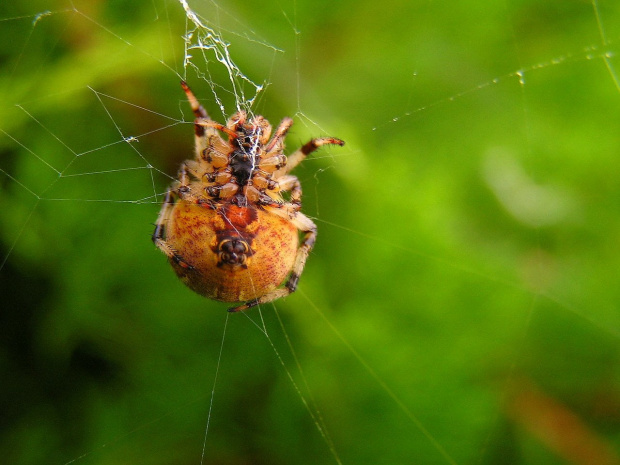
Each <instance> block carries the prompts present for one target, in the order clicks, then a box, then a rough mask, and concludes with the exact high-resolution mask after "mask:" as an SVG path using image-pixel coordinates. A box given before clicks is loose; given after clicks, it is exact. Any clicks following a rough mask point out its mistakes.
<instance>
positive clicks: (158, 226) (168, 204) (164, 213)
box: [152, 189, 193, 269]
mask: <svg viewBox="0 0 620 465" xmlns="http://www.w3.org/2000/svg"><path fill="white" fill-rule="evenodd" d="M175 196H176V194H175V193H174V191H173V189H169V190H168V192H166V197H165V198H164V203H163V205H162V207H161V210H160V211H159V216H158V217H157V223H155V231H153V236H152V239H153V243H154V244H155V245H156V246H157V248H158V249H159V250H161V251H162V252H163V253H164V254H166V256H167V257H168V258H169V259H170V260H172V261H174V262H175V263H177V264H179V265H180V266H182V267H183V268H188V269H193V267H192V266H191V265H190V264H189V263H187V262H186V261H185V260H183V257H181V256H180V255H179V254H178V253H177V251H176V250H174V248H172V247H171V246H170V244H168V242H167V241H166V239H165V237H166V225H167V224H168V222H169V221H170V213H171V212H172V208H173V207H174V202H175V199H174V197H175Z"/></svg>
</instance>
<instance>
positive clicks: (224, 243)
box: [165, 200, 299, 302]
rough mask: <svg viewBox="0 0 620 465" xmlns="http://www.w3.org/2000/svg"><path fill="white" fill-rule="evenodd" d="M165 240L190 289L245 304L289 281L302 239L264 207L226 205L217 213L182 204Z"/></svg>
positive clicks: (176, 266)
mask: <svg viewBox="0 0 620 465" xmlns="http://www.w3.org/2000/svg"><path fill="white" fill-rule="evenodd" d="M165 240H166V242H167V243H168V244H169V245H170V246H171V247H172V248H173V249H174V250H175V251H176V253H177V254H178V255H179V256H181V257H183V262H180V263H179V262H177V261H175V260H173V259H171V260H170V263H171V265H172V267H173V268H174V271H175V272H176V274H177V275H178V276H179V278H181V280H182V281H183V282H184V283H185V284H186V285H187V286H188V287H189V288H190V289H192V290H193V291H195V292H197V293H199V294H201V295H203V296H205V297H208V298H211V299H216V300H220V301H224V302H242V301H248V300H252V299H255V298H257V297H260V296H263V295H265V294H266V293H268V292H270V291H272V290H274V289H276V288H277V287H278V286H280V285H281V284H282V283H283V282H284V280H285V279H286V277H287V275H288V274H289V273H290V271H291V269H292V268H293V264H294V261H295V255H296V253H297V248H298V242H299V237H298V231H297V228H296V227H295V226H294V225H293V224H291V222H289V221H286V220H285V219H284V218H282V217H280V216H278V215H275V214H272V213H270V212H268V211H266V210H263V209H259V208H256V207H253V206H245V207H240V206H237V205H235V204H233V203H230V202H227V203H224V204H223V205H221V206H219V207H218V208H217V210H214V209H212V208H210V207H209V206H206V205H197V204H193V203H189V202H186V201H184V200H179V201H178V202H177V203H176V204H175V205H174V207H173V209H172V212H171V214H170V220H169V223H168V226H167V228H166V237H165Z"/></svg>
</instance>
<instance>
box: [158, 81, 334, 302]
mask: <svg viewBox="0 0 620 465" xmlns="http://www.w3.org/2000/svg"><path fill="white" fill-rule="evenodd" d="M181 87H183V90H184V91H185V94H186V95H187V99H188V100H189V103H190V105H191V108H192V111H193V112H194V115H195V116H196V119H195V120H194V133H195V143H196V154H195V159H194V160H186V161H184V162H183V163H182V164H181V167H180V169H179V174H178V180H177V181H174V182H173V183H172V185H171V186H170V188H169V189H168V191H167V192H166V195H165V198H164V202H163V204H162V207H161V210H160V212H159V217H158V219H157V223H156V224H155V231H154V232H153V242H154V243H155V245H156V246H157V247H158V248H159V249H160V250H161V251H162V252H163V253H164V254H166V256H167V257H168V260H169V262H170V264H171V265H172V268H173V269H174V271H175V272H176V274H177V276H178V277H179V278H180V279H181V280H182V281H183V282H184V283H185V284H186V285H187V286H188V287H189V288H190V289H192V290H193V291H195V292H197V293H198V294H201V295H203V296H205V297H208V298H211V299H215V300H220V301H223V302H239V303H241V302H243V303H242V304H241V305H238V306H236V307H232V308H229V309H228V311H229V312H238V311H242V310H246V309H248V308H251V307H254V306H256V305H260V304H265V303H267V302H271V301H273V300H276V299H279V298H280V297H284V296H287V295H289V294H290V293H292V292H294V291H295V289H296V288H297V284H298V282H299V277H300V276H301V273H302V271H303V269H304V266H305V264H306V259H307V258H308V254H309V253H310V251H311V250H312V247H313V246H314V243H315V240H316V235H317V228H316V225H315V224H314V223H313V222H312V220H310V218H308V217H307V216H305V215H304V214H303V213H301V212H300V209H301V185H300V183H299V180H298V179H297V178H296V177H295V176H293V175H291V174H289V172H290V171H291V170H292V169H293V168H295V167H296V166H297V165H299V163H301V161H302V160H303V159H304V158H306V156H308V154H310V153H312V152H314V151H315V150H317V149H318V148H319V147H321V146H323V145H326V144H335V145H341V146H342V145H344V142H343V141H342V140H340V139H335V138H332V137H324V138H319V139H312V140H310V141H309V142H307V143H306V144H305V145H303V146H302V147H301V148H299V149H298V150H297V151H296V152H294V153H293V154H292V155H289V156H288V157H287V156H286V155H284V153H283V150H284V138H285V136H286V133H287V132H288V130H289V129H290V127H291V125H292V124H293V120H292V119H291V118H284V119H283V120H282V122H281V123H280V125H279V126H278V127H277V128H276V130H275V132H274V134H273V137H271V132H272V128H271V125H270V124H269V122H268V121H267V120H266V119H265V118H263V117H262V116H254V117H252V118H251V119H248V116H247V114H246V113H245V112H244V111H239V112H237V113H235V114H234V115H232V117H231V118H230V119H229V120H228V123H227V124H226V125H223V124H220V123H217V122H215V121H213V120H212V119H210V118H209V115H208V114H207V112H206V111H205V109H204V108H203V107H202V105H201V104H200V103H199V102H198V99H197V98H196V97H195V96H194V94H193V92H192V91H191V89H190V88H189V86H188V85H187V84H186V83H185V82H183V81H181ZM220 133H222V134H225V135H226V136H227V137H226V140H224V139H223V138H222V137H221V136H220ZM282 193H288V194H287V197H288V200H286V199H285V198H283V197H282V195H281V194H282ZM299 231H300V232H301V233H302V239H301V242H300V241H299Z"/></svg>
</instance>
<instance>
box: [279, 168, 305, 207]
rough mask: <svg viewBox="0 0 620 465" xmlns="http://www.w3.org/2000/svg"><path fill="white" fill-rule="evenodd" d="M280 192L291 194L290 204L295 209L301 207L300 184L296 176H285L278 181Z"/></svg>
mask: <svg viewBox="0 0 620 465" xmlns="http://www.w3.org/2000/svg"><path fill="white" fill-rule="evenodd" d="M278 187H279V188H280V192H290V193H291V203H292V204H293V205H295V206H296V207H298V208H299V207H301V183H300V182H299V179H297V176H293V175H291V174H287V175H284V176H282V177H281V178H279V179H278Z"/></svg>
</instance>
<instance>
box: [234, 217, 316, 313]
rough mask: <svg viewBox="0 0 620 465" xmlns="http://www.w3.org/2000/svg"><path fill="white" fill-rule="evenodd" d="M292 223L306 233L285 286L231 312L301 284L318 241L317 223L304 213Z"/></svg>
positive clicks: (242, 309)
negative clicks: (302, 275)
mask: <svg viewBox="0 0 620 465" xmlns="http://www.w3.org/2000/svg"><path fill="white" fill-rule="evenodd" d="M291 221H292V223H293V224H294V225H295V226H296V227H297V229H299V230H300V231H301V232H303V233H304V237H303V239H302V241H301V244H300V246H299V248H298V249H297V255H295V263H294V264H293V269H292V270H291V273H290V274H289V277H288V279H287V280H286V283H285V284H284V287H281V288H278V289H274V290H273V291H271V292H268V293H267V294H265V295H263V296H261V297H258V298H256V299H253V300H250V301H248V302H246V303H244V304H242V305H239V306H237V307H232V308H229V309H228V311H229V312H242V311H244V310H247V309H248V308H252V307H256V306H257V305H262V304H266V303H269V302H272V301H274V300H276V299H279V298H281V297H286V296H287V295H289V294H292V293H293V292H295V290H296V289H297V285H298V284H299V277H300V276H301V273H302V272H303V270H304V267H305V266H306V260H307V259H308V255H310V251H311V250H312V248H313V247H314V243H315V242H316V225H315V224H314V223H313V222H312V220H311V219H310V218H308V217H307V216H306V215H304V214H302V213H297V214H296V215H295V217H294V218H293V219H292V220H291Z"/></svg>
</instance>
